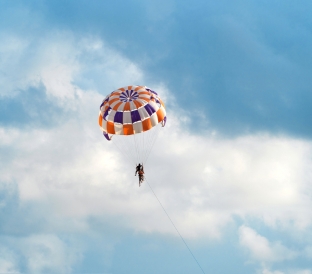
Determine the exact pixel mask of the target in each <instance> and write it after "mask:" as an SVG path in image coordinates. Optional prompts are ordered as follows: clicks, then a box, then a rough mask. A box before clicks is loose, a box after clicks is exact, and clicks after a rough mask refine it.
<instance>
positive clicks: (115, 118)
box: [99, 86, 167, 163]
mask: <svg viewBox="0 0 312 274" xmlns="http://www.w3.org/2000/svg"><path fill="white" fill-rule="evenodd" d="M166 119H167V118H166V110H165V105H164V103H163V101H162V100H161V99H160V97H159V95H158V94H157V93H156V92H155V91H153V90H151V89H150V88H148V87H146V86H126V87H122V88H119V89H117V90H115V91H113V92H111V93H110V94H109V95H107V96H106V98H105V99H104V100H103V101H102V103H101V105H100V113H99V125H100V128H101V129H102V131H103V134H104V136H105V137H106V139H107V140H111V139H112V137H113V136H115V135H116V136H120V137H118V138H117V137H114V140H113V142H114V143H115V144H116V145H117V147H118V148H119V149H120V150H121V151H122V152H123V153H124V154H126V155H127V156H129V158H130V159H131V158H136V162H141V163H143V162H145V161H147V158H148V156H149V154H150V151H151V149H152V146H153V144H154V142H155V139H156V138H157V135H158V130H151V129H153V128H156V127H157V125H159V124H161V125H162V126H165V123H166ZM157 128H159V127H157ZM139 133H141V134H139ZM121 135H124V136H123V137H122V136H121ZM131 136H133V138H130V137H131ZM132 143H133V145H131V144H132ZM127 151H128V152H127ZM131 151H134V152H131Z"/></svg>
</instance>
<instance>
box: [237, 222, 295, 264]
mask: <svg viewBox="0 0 312 274" xmlns="http://www.w3.org/2000/svg"><path fill="white" fill-rule="evenodd" d="M239 240H240V244H241V245H242V246H243V247H245V248H246V249H247V250H248V251H249V252H250V256H251V257H252V258H253V259H255V260H257V261H260V262H262V263H267V262H279V261H284V260H291V259H294V258H295V257H296V256H297V255H298V254H297V252H295V251H292V250H290V249H288V248H287V247H285V246H283V245H282V244H281V243H280V242H270V241H269V240H268V239H267V238H265V237H263V236H261V235H259V234H258V233H257V232H256V231H254V230H253V229H251V228H250V227H247V226H244V225H243V226H241V227H240V228H239Z"/></svg>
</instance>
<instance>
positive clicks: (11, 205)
mask: <svg viewBox="0 0 312 274" xmlns="http://www.w3.org/2000/svg"><path fill="white" fill-rule="evenodd" d="M55 8H56V9H58V7H55ZM145 8H146V9H151V7H150V6H148V7H145ZM162 9H163V14H162V16H160V15H159V16H158V17H154V18H153V20H154V22H156V21H158V22H162V21H163V20H166V19H167V18H170V16H171V15H172V14H174V13H175V12H176V9H178V7H177V5H176V4H175V2H168V3H167V2H166V5H164V6H163V7H162ZM18 10H19V9H17V11H18ZM17 11H15V12H17ZM149 12H151V11H150V10H149ZM20 13H21V16H22V18H24V17H25V18H29V16H30V15H29V14H28V13H30V14H32V13H31V12H30V11H29V10H28V9H24V10H23V9H21V11H20ZM33 13H35V15H36V16H34V20H35V21H36V22H43V23H46V24H47V21H45V20H43V18H41V17H40V16H39V15H38V14H36V12H33ZM15 16H17V15H16V13H15ZM23 16H24V17H23ZM50 19H51V18H50ZM28 20H29V19H28ZM47 20H48V19H47ZM151 20H152V19H151ZM28 22H29V21H28ZM217 22H219V21H217ZM223 22H224V25H222V24H221V25H220V24H219V23H220V22H219V23H218V24H217V23H216V22H215V24H216V25H218V28H221V29H222V28H224V29H226V28H227V26H228V24H229V22H231V26H232V28H233V29H232V32H235V33H237V32H238V33H240V31H241V33H242V37H243V38H244V37H245V40H243V41H246V43H242V44H241V43H240V41H236V42H237V47H245V50H251V52H250V56H251V55H252V53H253V51H252V49H254V50H255V52H257V53H259V52H260V53H261V52H262V53H263V55H265V56H271V57H272V58H270V60H271V61H272V62H273V63H274V64H277V63H278V64H280V65H281V66H283V67H284V68H285V71H286V72H285V75H288V73H289V71H288V69H290V68H292V67H293V65H292V63H289V59H287V58H285V56H277V55H276V54H275V53H274V52H271V51H270V50H269V49H268V48H267V47H265V46H263V44H261V43H256V42H255V40H253V38H254V34H253V33H252V32H251V31H250V30H246V29H245V28H246V26H244V25H241V24H240V23H239V22H237V21H236V20H235V19H229V18H227V19H224V21H223ZM233 22H234V24H232V23H233ZM169 23H170V22H169ZM171 23H172V24H174V22H171ZM59 24H62V22H59ZM168 27H170V24H169V26H168ZM39 29H40V28H39ZM218 33H223V32H222V31H220V32H218ZM0 37H1V41H3V42H2V44H1V45H0V54H1V56H4V58H1V59H0V72H1V73H0V81H1V85H2V89H1V91H0V96H1V97H0V106H1V110H0V114H1V116H0V117H1V118H0V153H1V158H0V198H1V200H0V219H1V222H0V231H1V235H0V254H2V255H1V256H0V257H1V259H0V270H1V271H2V272H18V271H20V272H31V273H49V272H50V273H53V272H59V273H68V272H75V271H78V270H79V267H80V266H82V264H83V263H82V262H83V260H84V258H85V257H86V256H87V253H88V252H89V251H90V249H91V248H90V246H96V243H98V245H101V252H102V253H103V258H102V257H101V259H99V261H102V262H103V265H101V267H103V269H104V268H105V269H109V268H110V267H111V266H112V264H113V263H112V262H113V257H114V252H115V248H116V246H117V245H118V243H119V242H120V241H121V240H120V239H121V237H122V235H123V234H125V233H126V231H131V232H133V233H143V234H144V235H161V236H162V237H170V238H171V237H177V234H176V231H175V230H174V229H173V227H172V226H171V224H170V222H168V220H167V219H166V216H165V215H164V213H163V212H162V211H161V208H160V206H159V204H158V203H157V200H156V199H155V197H154V196H153V193H152V192H151V191H150V189H149V187H148V185H147V182H148V183H149V184H150V186H151V187H152V188H153V189H154V191H155V193H156V194H157V197H158V198H159V200H160V201H161V203H162V204H163V206H164V207H165V208H166V209H167V211H168V213H169V215H170V216H171V217H172V220H173V221H174V223H175V225H176V226H177V227H178V228H179V230H180V232H181V234H182V235H183V236H184V237H185V239H187V240H188V241H191V242H193V243H199V242H201V241H202V242H205V241H207V242H210V243H211V242H213V241H222V239H223V238H224V237H226V233H228V230H227V229H230V228H229V227H231V226H232V228H234V230H235V229H236V228H235V227H236V226H238V227H239V228H238V234H237V235H236V237H237V241H238V244H239V245H241V246H242V247H243V248H244V250H245V251H246V250H247V257H248V258H249V259H251V260H252V261H253V263H255V264H256V267H257V269H259V271H260V272H259V273H262V274H280V273H287V274H288V273H298V274H299V273H300V274H303V273H304V274H308V273H310V272H309V270H307V268H306V267H301V266H298V265H296V264H294V266H293V267H291V268H288V269H286V270H285V269H284V268H283V267H279V266H280V265H278V264H280V263H281V262H284V261H287V262H290V263H291V262H294V261H296V259H297V258H301V259H302V258H305V259H306V260H308V259H309V258H311V254H312V253H311V246H312V242H311V241H307V240H306V239H310V238H311V237H310V236H311V223H312V214H311V210H310V208H311V206H312V196H311V186H310V183H311V180H312V172H311V170H312V169H311V167H312V157H311V155H312V143H311V141H310V140H309V139H301V138H296V137H293V136H292V135H287V134H282V133H279V134H274V133H273V132H272V131H270V130H267V128H265V127H264V128H261V127H259V128H257V130H256V131H255V132H253V131H250V132H249V133H248V134H247V133H244V134H238V135H235V136H234V137H224V135H223V134H222V132H220V128H218V127H216V126H215V123H218V122H216V121H217V120H218V119H217V120H216V119H215V117H216V116H215V114H214V113H213V112H209V111H208V112H207V111H206V110H205V108H204V107H203V105H201V104H198V105H197V107H196V111H194V110H192V109H191V108H185V107H184V106H185V105H184V104H183V103H181V100H180V99H179V98H178V97H179V95H180V93H179V92H180V89H175V88H173V86H172V84H170V82H167V83H165V81H166V80H164V82H162V81H159V80H158V79H157V77H155V79H154V80H151V79H152V78H151V77H150V75H151V74H150V71H149V70H148V69H145V66H146V63H145V61H144V62H143V61H142V62H143V65H142V63H141V61H133V60H132V59H130V58H129V57H127V56H126V55H124V54H123V53H122V50H120V47H122V46H116V45H115V44H114V43H113V42H110V41H109V40H105V39H103V38H102V37H101V35H100V34H90V35H84V34H82V33H75V32H73V31H71V30H69V29H66V30H62V31H60V30H58V29H51V30H50V31H46V32H44V33H43V34H42V35H39V36H38V34H35V32H32V31H30V32H29V35H23V33H22V32H21V31H20V30H16V31H3V30H2V31H1V32H0ZM219 38H220V39H221V40H222V39H225V38H224V37H223V38H222V37H219ZM234 38H235V37H234V36H233V37H232V39H234ZM227 39H228V38H226V39H225V41H226V40H227ZM235 39H236V38H235ZM254 39H256V38H254ZM257 39H259V38H257ZM257 39H256V40H257ZM175 41H179V39H177V40H175ZM231 41H232V40H231ZM247 42H248V43H251V45H250V44H247ZM148 43H150V41H149V42H148ZM121 44H122V43H121ZM116 48H119V50H117V49H116ZM224 50H225V49H224ZM268 52H269V53H268ZM164 54H166V53H165V52H164ZM130 55H131V54H130ZM259 58H260V57H259ZM274 58H277V59H278V60H279V62H275V61H274V60H275V59H274ZM147 59H148V57H147ZM260 59H261V58H260ZM260 59H259V60H260ZM259 60H258V61H257V62H260V61H259ZM151 67H152V68H153V66H152V65H151ZM181 67H182V68H183V63H182V65H181ZM181 67H180V68H179V69H181ZM247 67H248V66H247ZM264 67H265V66H264ZM169 68H170V67H168V69H169ZM271 69H272V71H273V70H274V66H273V67H272V68H271ZM220 70H222V71H223V68H222V67H220ZM231 71H232V72H233V70H232V69H231ZM155 73H156V72H155ZM255 73H257V72H255ZM268 74H270V73H269V72H268ZM159 75H162V74H159ZM283 75H284V74H283ZM285 75H284V76H285ZM284 76H283V77H284ZM220 77H221V76H220ZM222 77H223V76H222ZM222 77H221V78H222ZM226 77H228V76H226ZM231 77H233V78H235V79H237V78H236V76H235V77H234V76H231ZM160 78H161V77H160ZM191 78H192V76H190V79H191ZM121 79H122V80H121ZM163 79H166V77H164V78H163ZM246 79H248V77H247V78H246ZM184 80H185V79H184ZM184 80H183V81H184ZM185 81H186V80H185ZM192 81H193V80H192V79H191V80H190V83H192ZM246 81H247V80H246ZM250 83H254V81H253V80H252V79H251V80H250ZM128 84H146V85H148V86H151V87H153V89H155V90H156V91H158V92H159V94H160V95H161V96H162V98H163V99H164V100H165V102H166V106H167V109H168V124H167V125H166V127H165V128H163V129H161V131H160V134H159V136H158V140H157V142H156V143H155V145H154V148H153V151H152V153H151V155H150V158H149V162H148V163H147V164H146V167H145V168H146V170H145V171H146V178H147V182H145V183H144V184H143V185H142V186H141V187H140V188H139V187H138V182H137V177H134V176H133V175H134V166H133V163H132V162H131V163H129V161H128V159H127V158H125V157H124V155H123V154H121V153H119V151H118V149H117V148H116V147H115V146H114V144H113V141H114V140H113V141H112V142H107V141H106V140H105V139H104V138H103V136H102V134H101V131H100V129H99V128H98V126H97V115H98V107H99V104H100V102H101V100H102V99H103V98H104V97H105V95H106V94H107V93H109V92H111V91H112V90H114V89H115V88H118V87H120V86H124V85H128ZM229 85H230V84H229ZM285 85H286V84H285ZM246 86H248V85H247V84H246ZM197 88H198V87H197ZM249 88H251V87H249ZM182 93H183V91H182ZM194 94H196V92H195V93H194ZM206 96H208V97H209V96H211V95H209V94H208V95H206V94H203V98H206ZM257 96H260V95H257ZM263 96H264V97H265V98H266V99H265V100H267V96H265V95H263ZM220 98H221V97H220ZM220 98H219V99H220ZM227 98H228V100H231V96H229V97H227ZM219 99H218V98H217V99H216V100H215V101H214V102H219V101H218V100H219ZM285 100H286V99H285ZM287 100H288V99H287ZM287 100H286V101H287ZM289 100H290V99H289ZM203 101H204V100H203ZM256 101H257V100H256ZM260 101H261V100H260ZM216 106H222V107H221V109H223V110H224V111H225V112H226V107H224V105H223V104H222V103H220V104H219V103H218V104H216ZM258 106H259V108H257V107H256V109H258V110H259V111H265V109H263V108H262V106H261V104H260V105H258ZM205 107H206V106H205ZM228 113H229V114H231V113H233V112H232V110H229V112H228ZM242 113H243V112H242ZM194 116H196V117H197V119H194ZM238 116H239V115H238ZM236 117H237V116H236ZM298 117H299V116H298ZM298 117H297V118H298ZM300 117H301V116H300ZM220 119H223V118H220ZM212 121H214V122H212ZM221 124H222V123H221ZM260 129H261V130H260ZM299 135H300V134H299ZM131 157H133V156H131ZM134 161H135V159H134ZM253 223H258V224H259V223H260V224H261V226H262V227H265V228H267V229H269V230H270V231H273V232H281V233H284V234H285V235H286V236H289V238H290V239H289V241H292V242H293V243H294V242H296V243H297V244H296V245H295V248H294V249H293V248H290V247H289V245H288V243H287V241H286V243H285V242H283V241H282V240H279V239H274V236H271V237H272V238H269V237H267V235H265V234H262V233H261V232H260V231H258V229H257V228H253V225H252V224H253ZM259 230H260V229H259ZM102 234H105V236H103V235H102ZM86 235H88V237H86ZM99 235H101V236H102V237H103V238H100V237H99ZM86 238H87V239H86ZM100 239H101V240H100ZM269 239H270V240H269ZM99 243H100V244H99ZM99 250H100V248H99ZM94 252H96V251H94ZM102 253H101V254H102ZM93 255H94V254H92V255H89V256H90V257H92V256H93ZM1 271H0V272H1ZM290 271H294V272H290Z"/></svg>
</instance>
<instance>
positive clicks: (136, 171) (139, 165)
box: [134, 164, 142, 176]
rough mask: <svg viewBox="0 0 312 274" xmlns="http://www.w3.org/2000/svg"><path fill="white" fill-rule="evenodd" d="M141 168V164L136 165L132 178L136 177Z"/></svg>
mask: <svg viewBox="0 0 312 274" xmlns="http://www.w3.org/2000/svg"><path fill="white" fill-rule="evenodd" d="M141 168H142V165H141V164H138V165H137V166H136V168H135V174H134V176H136V175H137V173H138V172H139V171H140V170H141Z"/></svg>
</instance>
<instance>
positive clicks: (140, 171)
mask: <svg viewBox="0 0 312 274" xmlns="http://www.w3.org/2000/svg"><path fill="white" fill-rule="evenodd" d="M137 173H138V174H139V186H141V184H142V183H143V181H144V168H143V164H142V165H141V164H138V165H137V166H136V170H135V174H134V175H135V176H136V175H137Z"/></svg>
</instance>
